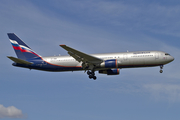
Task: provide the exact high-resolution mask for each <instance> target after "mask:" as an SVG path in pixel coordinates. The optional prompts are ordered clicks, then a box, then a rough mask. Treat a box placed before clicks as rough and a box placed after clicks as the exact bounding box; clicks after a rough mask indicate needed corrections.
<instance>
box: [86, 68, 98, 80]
mask: <svg viewBox="0 0 180 120" xmlns="http://www.w3.org/2000/svg"><path fill="white" fill-rule="evenodd" d="M87 74H88V75H89V78H90V79H92V78H93V79H94V80H96V79H97V77H96V76H95V73H94V71H89V70H88V71H87Z"/></svg>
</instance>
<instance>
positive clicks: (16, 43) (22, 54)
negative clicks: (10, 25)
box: [7, 33, 40, 60]
mask: <svg viewBox="0 0 180 120" xmlns="http://www.w3.org/2000/svg"><path fill="white" fill-rule="evenodd" d="M7 35H8V37H9V40H10V42H11V44H12V46H13V48H14V51H15V53H16V55H17V57H18V58H19V59H22V60H27V59H31V58H35V57H40V55H38V54H36V53H35V52H34V51H33V50H32V49H31V48H30V47H29V46H27V45H26V44H25V43H24V42H23V41H22V40H21V39H20V38H18V37H17V36H16V35H15V34H14V33H7Z"/></svg>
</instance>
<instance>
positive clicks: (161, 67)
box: [159, 65, 163, 73]
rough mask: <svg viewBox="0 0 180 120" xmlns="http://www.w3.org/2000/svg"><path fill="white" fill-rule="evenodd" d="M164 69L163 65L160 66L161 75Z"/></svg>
mask: <svg viewBox="0 0 180 120" xmlns="http://www.w3.org/2000/svg"><path fill="white" fill-rule="evenodd" d="M162 69H163V65H160V71H159V72H160V73H163V70H162Z"/></svg>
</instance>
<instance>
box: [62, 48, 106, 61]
mask: <svg viewBox="0 0 180 120" xmlns="http://www.w3.org/2000/svg"><path fill="white" fill-rule="evenodd" d="M60 46H61V47H62V48H64V49H65V50H67V51H68V54H69V55H70V56H72V57H73V58H74V59H76V60H77V61H78V62H81V61H82V62H83V63H92V64H99V63H101V62H103V60H102V59H100V58H97V57H95V56H92V55H88V54H86V53H83V52H80V51H78V50H75V49H73V48H71V47H68V46H66V45H60Z"/></svg>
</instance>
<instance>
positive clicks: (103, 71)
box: [99, 69, 120, 75]
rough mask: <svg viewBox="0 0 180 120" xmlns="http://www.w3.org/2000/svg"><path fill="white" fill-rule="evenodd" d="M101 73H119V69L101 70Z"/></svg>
mask: <svg viewBox="0 0 180 120" xmlns="http://www.w3.org/2000/svg"><path fill="white" fill-rule="evenodd" d="M99 73H100V74H107V75H119V73H120V71H119V69H108V70H99Z"/></svg>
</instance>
